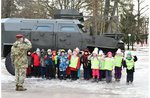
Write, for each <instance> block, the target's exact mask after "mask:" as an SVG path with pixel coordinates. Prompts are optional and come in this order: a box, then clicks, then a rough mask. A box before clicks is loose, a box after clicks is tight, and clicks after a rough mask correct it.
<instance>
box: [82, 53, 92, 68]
mask: <svg viewBox="0 0 150 98" xmlns="http://www.w3.org/2000/svg"><path fill="white" fill-rule="evenodd" d="M89 62H90V61H89V60H88V55H83V56H82V57H81V63H82V64H83V68H89Z"/></svg>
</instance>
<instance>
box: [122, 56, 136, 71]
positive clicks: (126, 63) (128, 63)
mask: <svg viewBox="0 0 150 98" xmlns="http://www.w3.org/2000/svg"><path fill="white" fill-rule="evenodd" d="M137 60H138V58H137V57H136V56H133V57H132V59H131V60H127V59H126V60H123V63H122V64H123V67H126V68H127V73H128V72H134V71H135V70H134V62H136V61H137ZM131 64H133V65H131Z"/></svg>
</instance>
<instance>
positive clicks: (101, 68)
mask: <svg viewBox="0 0 150 98" xmlns="http://www.w3.org/2000/svg"><path fill="white" fill-rule="evenodd" d="M101 58H102V57H99V59H100V70H105V68H104V66H105V62H104V60H101Z"/></svg>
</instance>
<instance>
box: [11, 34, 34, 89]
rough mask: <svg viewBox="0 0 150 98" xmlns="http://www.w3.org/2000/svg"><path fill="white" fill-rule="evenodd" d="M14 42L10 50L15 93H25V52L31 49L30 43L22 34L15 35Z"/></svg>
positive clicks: (26, 64) (26, 65)
mask: <svg viewBox="0 0 150 98" xmlns="http://www.w3.org/2000/svg"><path fill="white" fill-rule="evenodd" d="M16 39H17V40H16V42H15V43H14V44H13V46H12V48H11V59H12V62H13V64H14V65H15V76H16V91H25V90H27V89H26V88H24V87H23V83H24V80H25V78H26V68H27V67H28V60H27V51H28V50H29V49H30V48H32V44H31V42H30V41H29V40H28V39H27V38H25V39H24V36H23V35H22V34H17V35H16Z"/></svg>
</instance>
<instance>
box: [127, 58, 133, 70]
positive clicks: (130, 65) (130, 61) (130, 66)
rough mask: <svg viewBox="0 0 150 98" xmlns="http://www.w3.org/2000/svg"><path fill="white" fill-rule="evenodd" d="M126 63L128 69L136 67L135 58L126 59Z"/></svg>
mask: <svg viewBox="0 0 150 98" xmlns="http://www.w3.org/2000/svg"><path fill="white" fill-rule="evenodd" d="M126 65H127V69H128V70H130V69H132V68H133V67H134V60H133V59H131V60H128V59H126Z"/></svg>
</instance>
